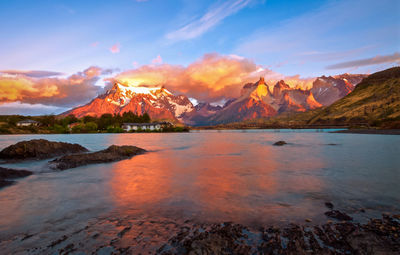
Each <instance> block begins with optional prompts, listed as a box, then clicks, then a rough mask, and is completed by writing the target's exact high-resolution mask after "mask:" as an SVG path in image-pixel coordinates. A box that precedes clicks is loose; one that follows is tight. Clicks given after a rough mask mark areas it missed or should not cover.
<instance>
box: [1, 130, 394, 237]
mask: <svg viewBox="0 0 400 255" xmlns="http://www.w3.org/2000/svg"><path fill="white" fill-rule="evenodd" d="M34 138H35V139H36V138H45V139H48V140H52V141H63V142H71V143H79V144H81V145H83V146H85V147H87V148H88V149H90V150H93V151H95V150H100V149H103V148H106V147H107V146H109V145H111V144H117V145H136V146H139V147H142V148H145V149H147V150H149V151H150V152H149V153H146V154H144V155H139V156H136V157H133V158H132V159H129V160H124V161H120V162H116V163H111V164H98V165H91V166H84V167H79V168H75V169H70V170H66V171H63V172H53V171H51V170H49V169H48V168H47V165H46V163H47V161H46V160H45V161H35V162H28V163H18V164H7V165H3V166H6V167H13V168H25V169H29V170H32V171H35V172H36V173H37V174H35V175H32V176H30V177H28V178H24V179H20V180H18V183H17V184H16V185H12V186H9V187H6V188H3V189H0V239H2V238H4V239H5V238H10V236H12V235H14V234H18V233H22V232H23V233H33V232H34V233H40V232H42V231H64V230H65V229H67V230H68V228H71V226H77V225H82V224H85V223H86V222H88V221H91V220H94V219H97V218H99V217H107V215H113V216H117V217H123V216H132V217H146V218H152V217H155V218H156V217H165V218H171V219H193V220H196V221H201V222H218V221H235V222H238V223H244V224H248V225H250V226H256V225H258V224H280V223H286V222H304V219H305V218H310V219H312V220H313V222H321V221H326V218H324V217H323V213H324V212H325V211H326V210H327V209H326V208H324V205H323V204H324V202H325V201H332V202H333V203H334V204H335V206H336V208H338V209H340V210H344V211H345V212H347V213H349V214H351V215H353V216H354V217H355V218H356V219H358V220H365V219H367V218H368V217H373V216H379V215H380V214H381V213H382V212H397V213H398V212H399V211H400V185H399V184H400V136H391V135H360V134H332V133H326V132H323V133H321V132H313V131H301V130H299V131H290V130H286V131H285V130H281V132H274V131H271V130H251V131H250V130H248V131H201V132H192V133H176V134H90V135H86V134H77V135H13V136H0V149H3V148H4V147H6V146H8V145H10V144H13V143H16V142H18V141H21V140H29V139H34ZM278 140H285V141H287V142H289V143H290V144H289V145H287V146H283V147H275V146H272V144H273V143H274V142H276V141H278ZM332 143H333V144H337V145H329V144H332ZM361 208H364V209H365V210H366V212H365V213H359V210H360V209H361Z"/></svg>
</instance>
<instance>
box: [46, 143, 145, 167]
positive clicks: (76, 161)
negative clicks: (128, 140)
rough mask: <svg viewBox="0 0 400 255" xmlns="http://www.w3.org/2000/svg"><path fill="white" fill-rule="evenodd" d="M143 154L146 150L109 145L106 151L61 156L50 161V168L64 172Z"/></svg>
mask: <svg viewBox="0 0 400 255" xmlns="http://www.w3.org/2000/svg"><path fill="white" fill-rule="evenodd" d="M144 152H146V150H144V149H142V148H139V147H136V146H127V145H125V146H116V145H111V146H110V147H108V148H107V149H105V150H101V151H98V152H93V153H81V154H74V155H66V156H63V157H61V158H58V159H55V160H53V161H51V162H50V166H51V168H53V169H58V170H65V169H69V168H75V167H78V166H83V165H89V164H97V163H108V162H114V161H119V160H123V159H128V158H131V157H133V156H135V155H137V154H141V153H144Z"/></svg>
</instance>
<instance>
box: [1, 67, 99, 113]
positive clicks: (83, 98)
mask: <svg viewBox="0 0 400 255" xmlns="http://www.w3.org/2000/svg"><path fill="white" fill-rule="evenodd" d="M101 73H102V70H101V69H100V68H98V67H90V68H88V69H86V70H84V71H83V72H79V73H76V74H73V75H71V76H69V77H67V78H48V77H46V78H34V77H30V76H27V75H23V74H18V75H10V74H7V75H1V76H0V103H5V102H17V101H19V102H22V103H30V104H36V103H41V104H45V105H54V106H75V105H76V104H79V103H84V102H87V101H89V100H91V99H93V98H94V97H95V96H97V94H98V93H99V92H100V91H101V88H100V87H98V86H95V83H96V82H97V80H98V79H99V75H100V74H101Z"/></svg>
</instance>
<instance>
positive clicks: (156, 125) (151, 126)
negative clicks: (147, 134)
mask: <svg viewBox="0 0 400 255" xmlns="http://www.w3.org/2000/svg"><path fill="white" fill-rule="evenodd" d="M168 126H172V124H171V123H170V122H166V121H164V122H153V123H124V124H122V129H123V130H125V131H126V132H129V131H132V130H134V131H137V130H150V131H154V130H162V129H163V128H164V127H168Z"/></svg>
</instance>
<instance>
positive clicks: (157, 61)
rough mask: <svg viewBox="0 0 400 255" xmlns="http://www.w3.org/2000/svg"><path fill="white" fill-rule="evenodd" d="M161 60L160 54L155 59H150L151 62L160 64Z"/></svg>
mask: <svg viewBox="0 0 400 255" xmlns="http://www.w3.org/2000/svg"><path fill="white" fill-rule="evenodd" d="M162 62H163V60H162V58H161V56H160V55H158V56H157V57H156V58H155V59H153V60H151V63H152V64H162Z"/></svg>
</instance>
